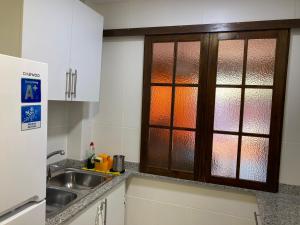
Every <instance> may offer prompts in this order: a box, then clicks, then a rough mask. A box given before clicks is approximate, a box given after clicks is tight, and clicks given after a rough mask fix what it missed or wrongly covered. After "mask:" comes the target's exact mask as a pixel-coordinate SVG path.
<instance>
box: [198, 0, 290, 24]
mask: <svg viewBox="0 0 300 225" xmlns="http://www.w3.org/2000/svg"><path fill="white" fill-rule="evenodd" d="M204 5H205V6H204V10H203V12H204V14H203V21H204V23H227V22H239V21H254V20H274V19H292V18H294V17H295V9H294V6H295V0H260V1H239V0H227V1H223V0H215V1H205V3H204Z"/></svg>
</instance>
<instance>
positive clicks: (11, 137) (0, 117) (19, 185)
mask: <svg viewBox="0 0 300 225" xmlns="http://www.w3.org/2000/svg"><path fill="white" fill-rule="evenodd" d="M47 73H48V66H47V64H44V63H38V62H33V61H29V60H24V59H19V58H14V57H9V56H5V55H0V134H1V135H0V183H1V185H0V217H1V216H2V215H4V214H6V213H8V212H10V211H11V210H13V209H15V208H17V207H19V206H22V205H24V204H25V203H27V202H31V201H41V200H43V199H45V196H46V151H47V150H46V148H47V95H48V85H47ZM24 79H25V81H27V82H28V83H27V84H25V85H23V89H24V88H28V86H30V85H31V84H33V85H32V86H30V87H29V88H28V90H27V96H26V101H28V102H26V103H22V100H21V99H22V94H21V89H22V88H21V85H22V83H24ZM37 82H40V85H35V84H36V83H37ZM39 87H40V89H41V92H40V97H41V98H40V99H39V96H38V94H34V93H33V91H37V93H38V88H39ZM23 97H24V96H23ZM33 97H34V98H35V99H34V98H33ZM31 109H33V111H31ZM39 110H40V111H39ZM39 121H40V122H39ZM34 128H36V129H34Z"/></svg>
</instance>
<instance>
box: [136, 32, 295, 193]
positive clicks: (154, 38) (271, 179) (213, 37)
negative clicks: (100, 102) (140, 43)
mask: <svg viewBox="0 0 300 225" xmlns="http://www.w3.org/2000/svg"><path fill="white" fill-rule="evenodd" d="M245 37H246V39H248V38H264V37H265V38H276V39H277V46H276V49H277V50H276V58H275V59H276V62H275V72H274V73H275V74H274V83H273V88H272V89H273V97H272V111H271V112H272V113H271V128H270V135H267V136H269V138H270V145H269V149H272V153H271V154H270V153H269V156H268V168H267V181H266V183H261V182H255V181H246V180H240V179H231V178H222V177H214V176H212V175H211V159H212V138H213V122H214V107H215V105H214V104H215V88H216V86H222V85H216V70H217V62H216V61H217V54H218V39H241V38H245ZM193 40H201V57H200V60H201V61H200V65H199V68H200V69H199V82H198V84H190V85H187V84H175V82H174V80H175V74H176V57H177V56H176V54H177V53H176V52H177V51H176V50H177V44H175V52H174V68H173V74H172V76H173V83H172V84H160V83H159V84H157V83H152V84H151V68H152V46H153V43H156V42H175V43H176V42H177V41H180V42H182V41H193ZM245 44H246V43H245ZM246 51H247V50H246V48H245V52H246ZM288 52H289V30H287V29H284V30H267V31H251V32H250V31H245V32H235V33H234V32H230V33H199V34H184V35H151V36H145V44H144V79H143V107H142V130H141V155H140V171H141V172H146V173H153V174H157V175H164V176H170V177H176V178H182V179H189V180H196V181H202V182H208V183H216V184H222V185H230V186H236V187H242V188H249V189H256V190H264V191H269V192H277V191H278V182H279V167H280V152H281V136H282V126H283V112H284V98H285V86H286V75H287V64H288ZM205 56H207V57H205ZM246 57H247V54H244V60H245V59H246ZM245 64H246V63H244V65H243V66H244V68H243V84H242V85H223V86H230V87H238V88H242V89H241V90H242V97H243V95H244V92H245V88H246V87H248V85H245V74H246V65H245ZM151 85H155V86H170V87H173V88H172V101H171V104H172V107H171V116H170V118H171V123H170V131H171V129H173V128H174V127H173V116H172V115H173V111H174V96H175V94H174V92H175V88H174V87H175V86H189V87H198V89H199V91H198V100H197V101H198V102H197V121H196V129H195V131H196V141H195V158H194V173H193V174H191V173H185V172H182V171H181V172H180V171H174V170H171V148H172V147H171V146H172V145H171V143H172V132H170V140H169V141H170V144H169V165H168V170H165V169H160V168H155V167H150V166H147V160H148V159H147V144H148V135H149V133H148V132H149V127H157V128H167V127H164V126H154V125H151V126H150V124H149V118H150V97H151V93H150V89H151ZM250 87H251V88H270V86H253V85H250ZM243 102H244V101H243V100H242V102H241V104H243ZM202 109H204V110H202ZM242 113H243V105H241V115H240V117H241V118H242V116H243V115H242ZM241 124H242V122H241V121H240V124H239V127H240V128H239V132H227V133H228V134H237V133H238V134H239V146H238V156H237V158H238V160H237V173H238V172H239V163H240V155H241V141H240V139H241V137H242V133H243V132H242V131H241V126H242V125H241ZM168 128H169V127H168ZM179 130H190V129H183V128H179ZM193 131H194V130H193ZM222 133H224V132H222ZM243 134H244V133H243ZM247 135H249V136H253V134H247ZM255 136H263V137H265V136H266V135H255ZM200 140H206V141H200ZM270 162H271V163H270ZM237 177H238V175H237Z"/></svg>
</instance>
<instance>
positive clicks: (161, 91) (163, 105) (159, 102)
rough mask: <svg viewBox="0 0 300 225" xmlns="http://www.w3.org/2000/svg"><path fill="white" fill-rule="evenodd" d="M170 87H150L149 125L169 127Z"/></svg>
mask: <svg viewBox="0 0 300 225" xmlns="http://www.w3.org/2000/svg"><path fill="white" fill-rule="evenodd" d="M171 96H172V88H171V87H158V86H152V87H151V105H150V124H151V125H166V126H169V125H170V117H171Z"/></svg>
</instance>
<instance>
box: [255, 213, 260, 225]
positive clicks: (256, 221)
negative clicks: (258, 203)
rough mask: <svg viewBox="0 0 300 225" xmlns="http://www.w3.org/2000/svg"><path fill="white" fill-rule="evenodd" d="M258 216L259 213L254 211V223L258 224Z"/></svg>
mask: <svg viewBox="0 0 300 225" xmlns="http://www.w3.org/2000/svg"><path fill="white" fill-rule="evenodd" d="M258 216H259V214H257V212H254V219H255V224H256V225H259V224H258V219H257V217H258Z"/></svg>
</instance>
